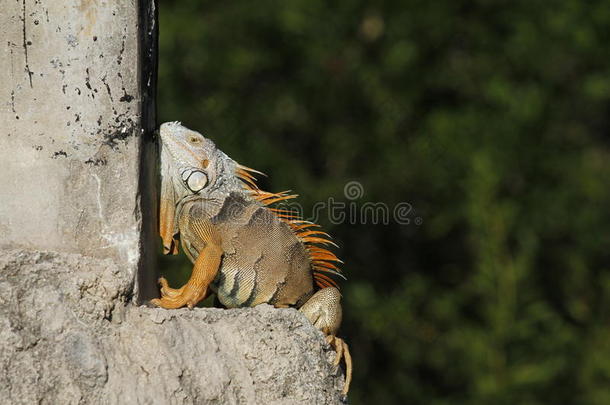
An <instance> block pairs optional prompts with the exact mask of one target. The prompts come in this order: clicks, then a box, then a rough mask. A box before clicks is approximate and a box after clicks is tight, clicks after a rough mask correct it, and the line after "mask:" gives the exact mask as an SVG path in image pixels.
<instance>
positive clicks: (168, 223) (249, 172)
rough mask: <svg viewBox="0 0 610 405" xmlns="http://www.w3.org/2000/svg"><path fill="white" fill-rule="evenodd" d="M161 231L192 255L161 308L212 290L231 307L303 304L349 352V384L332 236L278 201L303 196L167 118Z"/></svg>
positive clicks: (170, 245)
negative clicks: (183, 279)
mask: <svg viewBox="0 0 610 405" xmlns="http://www.w3.org/2000/svg"><path fill="white" fill-rule="evenodd" d="M160 134H161V141H162V145H161V147H162V149H161V212H160V233H161V237H162V238H163V248H164V253H166V254H177V253H178V244H181V245H182V249H183V250H184V252H185V253H186V255H187V256H188V257H189V259H190V260H191V261H192V262H193V272H192V274H191V277H190V279H189V281H188V282H187V283H186V284H185V285H184V286H182V287H180V288H177V289H174V288H171V287H170V286H169V285H168V283H167V281H166V280H165V279H164V278H161V279H160V280H159V283H160V284H161V298H159V299H155V300H152V303H153V304H155V305H158V306H160V307H162V308H168V309H169V308H180V307H183V306H187V307H189V308H192V307H193V306H195V305H196V304H197V303H198V302H199V301H201V300H202V299H204V298H205V297H206V296H207V295H208V294H209V293H210V292H213V293H216V295H217V297H218V299H219V300H220V302H221V303H222V304H223V305H225V306H226V307H227V308H234V307H244V306H255V305H258V304H262V303H268V304H271V305H274V306H275V307H282V308H285V307H294V308H298V309H299V310H300V311H301V312H302V313H303V314H304V315H305V316H306V317H307V318H308V319H309V320H310V321H311V322H312V324H313V325H314V326H316V327H317V328H318V329H319V330H321V331H322V332H323V333H324V334H325V335H326V336H327V340H328V342H329V343H330V344H331V345H332V346H333V347H334V349H335V351H336V353H337V356H336V358H335V364H336V365H338V364H339V363H340V361H341V358H344V359H345V365H346V381H345V386H344V389H343V394H344V395H346V394H347V392H348V389H349V384H350V381H351V374H352V362H351V357H350V354H349V349H348V346H347V344H346V343H345V342H344V341H343V340H341V339H340V338H338V337H337V336H336V334H337V331H338V329H339V326H340V324H341V316H342V312H341V304H340V299H341V295H340V293H339V290H338V289H337V288H336V283H335V282H334V280H333V279H332V278H331V277H329V274H330V275H341V274H340V273H339V270H338V268H337V267H336V263H338V262H340V260H339V259H337V257H336V256H335V255H334V254H333V253H332V252H330V251H328V250H326V248H325V247H324V246H325V245H327V244H332V242H330V241H329V240H328V239H327V236H328V235H327V234H325V233H324V232H321V231H319V230H317V229H316V227H317V225H315V224H312V223H309V222H306V221H302V220H300V219H298V218H295V217H294V216H292V213H290V212H288V211H285V210H282V209H279V208H274V206H273V204H274V203H276V202H279V201H283V200H286V199H289V198H293V197H295V196H293V195H289V194H286V193H277V194H275V193H268V192H265V191H262V190H259V189H258V187H257V186H256V184H255V180H254V176H253V173H258V172H257V171H255V170H253V169H249V168H247V167H245V166H241V165H239V164H238V163H236V162H235V161H234V160H232V159H231V158H229V157H228V156H227V155H225V154H224V153H223V152H221V151H220V150H218V149H217V148H216V146H215V145H214V143H213V142H212V141H211V140H209V139H207V138H205V137H203V135H201V134H200V133H198V132H195V131H192V130H190V129H188V128H186V127H184V126H182V125H181V124H180V123H177V122H169V123H165V124H163V125H161V129H160Z"/></svg>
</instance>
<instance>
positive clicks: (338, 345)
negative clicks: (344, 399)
mask: <svg viewBox="0 0 610 405" xmlns="http://www.w3.org/2000/svg"><path fill="white" fill-rule="evenodd" d="M326 341H327V342H328V344H329V345H331V346H332V348H333V349H335V352H337V354H336V356H335V361H334V362H333V366H335V367H337V366H338V365H339V363H341V358H343V359H345V384H344V385H343V390H342V391H341V393H342V394H343V395H344V396H345V395H347V392H348V391H349V385H350V383H351V382H352V356H351V355H350V353H349V347H348V346H347V343H345V341H344V340H343V339H341V338H339V337H337V336H335V335H328V336H326Z"/></svg>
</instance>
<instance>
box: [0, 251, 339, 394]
mask: <svg viewBox="0 0 610 405" xmlns="http://www.w3.org/2000/svg"><path fill="white" fill-rule="evenodd" d="M0 274H2V277H1V278H0V342H2V344H1V345H0V367H1V372H0V402H1V403H7V404H8V403H10V404H20V403H23V404H31V403H42V404H76V403H107V404H135V403H138V404H153V403H154V404H212V403H214V404H328V403H338V402H340V400H339V395H340V389H341V388H342V384H343V375H342V374H341V373H340V372H339V375H338V374H337V372H336V371H335V370H333V367H332V365H331V361H332V359H333V358H334V351H333V350H332V349H330V348H329V347H328V345H327V344H326V343H325V340H324V338H323V336H322V334H321V333H320V332H319V331H317V330H316V329H315V328H314V327H313V326H312V325H311V324H310V323H309V321H307V319H306V318H305V317H304V316H302V315H301V314H300V313H299V312H297V311H295V310H293V309H276V308H272V307H270V306H268V305H261V306H258V307H256V308H248V309H237V310H223V309H214V308H210V309H194V310H192V311H189V310H188V309H182V310H175V311H167V310H163V309H159V308H147V307H143V306H142V307H135V306H133V305H129V304H127V305H126V304H125V303H126V302H128V301H129V291H130V290H129V288H127V287H126V286H127V285H128V282H127V281H128V280H126V277H125V275H124V274H123V272H122V271H121V270H120V269H119V268H117V267H116V266H115V265H114V263H113V262H112V260H110V259H104V260H100V259H93V258H87V257H84V256H80V255H76V254H58V253H46V252H30V251H24V250H8V251H0Z"/></svg>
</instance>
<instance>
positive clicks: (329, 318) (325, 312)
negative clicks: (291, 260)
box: [299, 287, 352, 395]
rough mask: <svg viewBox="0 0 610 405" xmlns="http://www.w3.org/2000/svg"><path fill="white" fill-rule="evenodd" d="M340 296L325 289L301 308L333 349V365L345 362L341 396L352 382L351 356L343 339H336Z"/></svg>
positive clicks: (339, 313)
mask: <svg viewBox="0 0 610 405" xmlns="http://www.w3.org/2000/svg"><path fill="white" fill-rule="evenodd" d="M340 301H341V294H340V293H339V290H337V289H336V288H334V287H327V288H323V289H321V290H319V291H318V292H316V293H315V294H314V295H313V296H312V297H311V298H310V299H309V300H307V302H306V303H305V304H303V306H302V307H301V308H299V311H301V312H302V313H303V314H304V315H305V316H306V317H307V319H309V320H310V321H311V323H312V324H313V325H314V326H315V327H316V328H318V329H319V330H321V331H322V333H324V334H325V335H326V341H327V342H328V343H329V344H330V345H331V346H332V347H333V349H335V352H336V353H337V355H336V356H335V362H334V365H335V366H338V365H339V363H340V362H341V358H343V359H344V360H345V385H344V386H343V395H347V392H348V391H349V385H350V382H351V381H352V356H351V355H350V352H349V347H348V346H347V343H345V341H343V339H341V338H338V337H337V336H336V335H337V331H338V330H339V326H340V325H341V317H342V311H341V303H340Z"/></svg>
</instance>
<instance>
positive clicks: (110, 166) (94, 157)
mask: <svg viewBox="0 0 610 405" xmlns="http://www.w3.org/2000/svg"><path fill="white" fill-rule="evenodd" d="M143 3H148V2H147V1H143ZM1 6H2V7H1V9H0V38H2V45H1V46H2V54H1V56H0V100H1V104H0V123H1V124H2V125H1V126H0V162H1V169H2V175H1V176H0V235H1V236H0V247H21V248H35V249H47V250H54V251H61V252H77V253H80V254H84V255H87V256H93V257H98V258H112V259H114V260H115V262H116V263H117V264H119V265H120V266H121V267H122V268H124V269H125V271H128V272H130V274H131V278H133V276H134V275H135V271H136V267H137V265H138V263H139V261H140V252H139V246H140V242H141V233H140V229H141V219H142V214H141V210H140V199H139V197H138V195H139V193H138V183H139V182H140V180H141V176H140V155H141V153H142V151H143V144H142V142H141V141H142V136H143V131H142V123H141V119H142V114H143V111H142V107H141V106H142V105H143V104H141V101H142V87H141V86H140V84H139V83H140V82H139V76H140V59H141V58H140V57H139V55H140V54H145V52H139V47H140V36H139V33H138V26H139V13H138V7H137V3H134V2H133V1H123V0H108V1H104V2H100V1H87V0H68V1H55V0H18V1H15V0H11V1H9V0H2V1H1ZM152 121H153V124H152V125H153V126H154V119H153V120H152ZM149 126H150V123H149ZM148 129H150V128H148ZM145 147H146V146H144V148H145Z"/></svg>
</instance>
